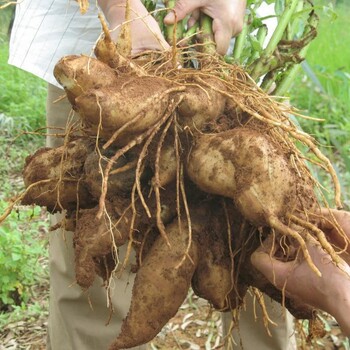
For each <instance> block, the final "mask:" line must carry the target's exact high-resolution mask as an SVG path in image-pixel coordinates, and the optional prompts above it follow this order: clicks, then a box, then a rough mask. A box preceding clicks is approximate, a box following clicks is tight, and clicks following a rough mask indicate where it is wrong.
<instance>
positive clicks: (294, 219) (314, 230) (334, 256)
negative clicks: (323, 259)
mask: <svg viewBox="0 0 350 350" xmlns="http://www.w3.org/2000/svg"><path fill="white" fill-rule="evenodd" d="M288 218H289V219H290V220H291V221H292V222H294V223H296V224H297V225H299V226H301V227H303V228H306V229H307V230H309V231H311V232H312V233H314V234H315V235H316V237H317V240H318V242H319V243H320V244H321V246H322V248H323V249H325V250H326V252H327V253H328V254H329V255H330V256H331V258H332V260H333V262H334V263H336V264H337V265H338V266H339V265H340V264H341V259H340V258H339V256H338V255H337V253H336V252H335V250H334V249H333V247H332V246H331V244H330V243H329V242H328V241H327V238H326V236H325V234H324V232H323V231H321V230H320V229H319V228H317V227H316V226H315V225H313V224H311V223H310V222H307V221H305V220H302V219H300V218H298V217H297V216H295V215H288Z"/></svg>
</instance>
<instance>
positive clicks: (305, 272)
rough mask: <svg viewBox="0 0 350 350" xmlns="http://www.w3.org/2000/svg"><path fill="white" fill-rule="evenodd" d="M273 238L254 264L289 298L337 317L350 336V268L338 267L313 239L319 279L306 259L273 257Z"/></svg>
mask: <svg viewBox="0 0 350 350" xmlns="http://www.w3.org/2000/svg"><path fill="white" fill-rule="evenodd" d="M271 239H272V237H271V238H269V239H268V240H267V242H266V241H265V242H264V248H259V249H258V250H257V251H255V252H254V253H253V254H252V256H251V262H252V264H253V266H254V267H255V268H257V269H258V270H259V271H260V272H261V273H263V274H264V275H265V277H266V278H267V279H268V280H269V281H270V282H271V283H272V284H273V285H274V286H276V287H277V288H278V289H280V290H283V289H284V290H285V293H286V295H287V296H289V297H291V298H294V299H299V300H301V301H302V302H304V303H306V304H309V305H312V306H314V307H316V308H320V309H322V310H324V311H326V312H328V313H330V314H331V315H333V316H334V317H335V318H336V319H337V321H338V322H339V324H340V326H341V328H342V330H343V331H344V332H345V333H346V334H347V335H349V334H350V321H349V317H348V315H349V313H350V277H349V276H350V267H349V265H348V264H347V263H346V262H345V261H342V262H341V266H339V267H340V268H339V267H337V266H336V265H335V264H334V263H333V262H332V261H331V257H330V256H329V255H328V254H327V253H326V252H324V251H323V250H322V249H321V247H320V245H319V244H318V243H317V242H316V241H315V240H314V239H311V240H310V242H308V243H307V247H308V250H309V253H310V255H311V258H312V260H313V262H314V264H315V265H316V266H317V268H318V269H319V270H320V272H321V273H322V277H318V276H317V275H316V273H315V272H314V271H312V270H311V268H310V267H309V265H308V263H307V262H306V261H305V260H304V259H302V260H296V261H290V262H282V261H279V260H277V259H275V258H274V257H273V256H270V250H269V249H270V248H271V247H272V241H271ZM266 249H267V250H266Z"/></svg>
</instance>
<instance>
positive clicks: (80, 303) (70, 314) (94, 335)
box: [46, 85, 146, 350]
mask: <svg viewBox="0 0 350 350" xmlns="http://www.w3.org/2000/svg"><path fill="white" fill-rule="evenodd" d="M62 94H63V91H62V90H61V89H59V88H57V87H55V86H53V85H49V88H48V97H47V107H46V114H47V125H48V126H50V129H49V132H51V133H52V134H55V133H56V132H57V131H60V133H62V130H59V129H57V130H55V129H52V127H57V128H64V127H65V126H66V122H67V119H68V116H70V117H72V118H70V119H73V118H74V116H73V115H72V111H71V106H70V104H69V103H68V102H67V100H60V97H61V96H62ZM57 100H60V101H59V102H57ZM62 143H63V139H60V138H58V137H54V136H49V137H48V138H47V146H48V147H58V146H60V145H61V144H62ZM61 219H62V216H61V215H54V216H53V217H52V220H51V224H52V225H55V224H56V223H57V222H60V221H61ZM72 238H73V233H72V232H66V231H64V230H62V229H60V230H57V231H55V232H50V239H49V243H50V244H49V269H50V301H49V322H48V341H47V349H48V350H104V349H108V346H109V345H110V344H111V342H112V340H113V339H114V338H115V337H116V336H117V335H118V334H119V331H120V326H121V323H122V320H123V318H124V317H125V316H126V315H127V312H128V309H129V306H130V300H131V291H132V286H133V283H134V277H135V274H133V273H131V272H130V271H128V270H126V271H124V272H123V274H122V276H121V277H120V278H119V279H116V280H115V283H114V285H113V286H112V304H113V309H114V313H113V315H112V317H111V319H110V322H109V324H108V325H106V323H107V321H108V319H109V317H110V310H109V308H108V307H107V295H106V292H105V289H104V288H103V287H102V285H101V284H102V280H101V279H100V278H96V279H95V282H94V284H93V286H92V287H91V288H89V290H88V291H87V292H83V291H82V289H81V288H80V286H79V285H77V283H75V270H74V250H73V242H72ZM125 249H126V247H121V248H120V251H119V254H120V259H123V255H124V253H125ZM121 261H122V260H121ZM134 349H135V350H136V349H137V350H145V349H146V347H145V346H139V347H136V348H134Z"/></svg>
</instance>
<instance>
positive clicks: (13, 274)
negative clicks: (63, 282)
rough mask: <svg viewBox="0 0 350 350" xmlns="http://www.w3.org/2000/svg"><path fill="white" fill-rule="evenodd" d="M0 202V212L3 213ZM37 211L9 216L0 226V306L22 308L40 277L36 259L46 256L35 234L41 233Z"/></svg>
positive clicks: (39, 268) (20, 212)
mask: <svg viewBox="0 0 350 350" xmlns="http://www.w3.org/2000/svg"><path fill="white" fill-rule="evenodd" d="M6 205H7V203H6V202H0V212H1V213H3V212H4V211H5V209H6ZM40 214H41V212H40V209H39V208H35V209H30V208H28V209H23V208H21V210H20V211H18V212H12V213H11V214H10V216H9V217H8V218H7V220H6V222H5V223H3V224H2V225H1V226H0V246H1V250H0V306H2V308H4V307H5V306H8V305H12V304H19V305H22V306H23V305H25V303H26V302H27V301H28V299H29V297H30V287H31V286H32V285H33V284H35V283H36V282H37V280H38V278H40V274H42V267H41V266H40V262H39V258H41V257H43V256H46V255H47V253H46V249H45V247H44V244H45V243H44V242H45V241H43V240H41V242H40V243H39V242H38V238H37V236H38V232H39V231H40V230H41V231H42V232H43V225H45V223H44V222H43V219H42V218H41V217H40Z"/></svg>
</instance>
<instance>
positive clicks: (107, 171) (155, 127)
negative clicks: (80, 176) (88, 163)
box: [97, 106, 176, 219]
mask: <svg viewBox="0 0 350 350" xmlns="http://www.w3.org/2000/svg"><path fill="white" fill-rule="evenodd" d="M171 108H173V106H171ZM175 108H176V107H175ZM170 115H171V113H169V112H167V113H165V114H164V116H163V117H162V118H161V119H160V120H159V121H158V122H157V123H156V124H154V125H153V127H151V128H149V129H148V130H146V131H145V132H144V133H142V134H141V135H139V136H137V137H136V138H134V139H133V140H131V141H130V142H129V143H128V144H126V145H125V146H124V147H122V148H120V149H119V150H118V151H117V152H116V153H115V154H114V156H113V157H112V158H110V159H109V161H108V162H107V165H106V168H105V171H104V174H103V179H102V188H101V196H100V199H99V210H98V212H97V218H98V219H100V218H101V216H102V213H103V209H104V205H105V204H104V203H105V200H106V196H107V189H108V177H109V174H110V172H111V170H112V166H113V164H114V163H115V162H116V161H117V160H118V159H119V157H121V156H122V155H123V154H125V153H126V152H127V151H129V150H130V149H132V148H133V147H135V146H137V145H139V144H141V143H142V142H143V141H144V140H145V139H146V138H147V137H149V136H150V135H151V134H152V133H153V132H154V130H158V129H159V128H160V126H161V125H162V124H164V123H165V121H166V120H167V119H168V118H169V116H170Z"/></svg>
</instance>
